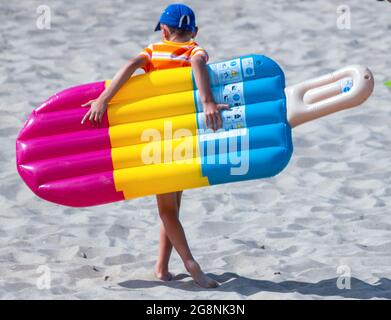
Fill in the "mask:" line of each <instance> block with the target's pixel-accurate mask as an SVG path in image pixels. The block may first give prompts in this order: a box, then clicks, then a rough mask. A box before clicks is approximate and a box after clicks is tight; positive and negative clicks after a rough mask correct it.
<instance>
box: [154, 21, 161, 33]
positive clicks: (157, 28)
mask: <svg viewBox="0 0 391 320" xmlns="http://www.w3.org/2000/svg"><path fill="white" fill-rule="evenodd" d="M159 30H160V21H159V22H158V23H157V25H156V28H155V31H159Z"/></svg>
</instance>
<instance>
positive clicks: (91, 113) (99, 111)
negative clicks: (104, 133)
mask: <svg viewBox="0 0 391 320" xmlns="http://www.w3.org/2000/svg"><path fill="white" fill-rule="evenodd" d="M89 105H90V106H91V108H90V110H88V112H87V113H86V115H85V116H84V117H83V120H81V124H84V122H85V121H86V120H87V119H88V120H90V121H91V123H92V126H94V127H95V126H96V125H100V124H101V122H102V118H103V115H104V113H105V112H106V110H107V106H108V103H107V102H106V101H105V100H102V99H99V98H98V99H95V100H90V101H88V102H87V103H85V104H83V105H82V107H86V106H89Z"/></svg>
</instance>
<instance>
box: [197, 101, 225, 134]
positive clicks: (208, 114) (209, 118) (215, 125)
mask: <svg viewBox="0 0 391 320" xmlns="http://www.w3.org/2000/svg"><path fill="white" fill-rule="evenodd" d="M203 105H204V113H205V122H206V126H207V127H208V128H210V129H213V131H216V130H217V129H220V128H221V127H222V126H223V122H222V120H221V114H220V112H221V110H229V105H228V104H218V103H215V102H214V101H210V102H204V103H203Z"/></svg>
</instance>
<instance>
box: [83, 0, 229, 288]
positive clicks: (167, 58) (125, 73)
mask: <svg viewBox="0 0 391 320" xmlns="http://www.w3.org/2000/svg"><path fill="white" fill-rule="evenodd" d="M158 30H161V35H162V42H158V43H153V44H151V45H149V46H148V47H147V48H145V49H144V50H143V51H142V52H141V53H140V54H139V55H137V56H136V57H135V58H133V59H131V60H130V61H129V62H128V63H126V64H125V66H123V67H122V68H121V69H120V70H119V71H118V73H117V74H116V75H115V77H114V79H113V81H112V82H111V84H110V86H109V87H108V88H106V90H104V91H103V92H102V94H101V95H100V96H99V98H98V99H96V100H93V101H90V102H88V103H87V104H85V106H86V105H91V108H90V110H89V111H88V112H87V114H86V115H85V116H84V118H83V120H82V123H84V121H85V120H87V119H88V120H90V121H91V122H92V124H93V125H96V124H98V125H99V123H100V122H101V119H102V117H103V114H104V112H105V111H106V109H107V107H108V103H109V101H110V100H111V98H112V97H113V96H114V95H115V94H116V92H117V91H118V90H119V89H120V88H121V86H122V85H123V84H124V83H125V82H126V81H127V80H128V79H129V77H131V76H132V74H133V73H134V72H135V71H136V69H138V68H142V69H143V70H144V71H145V72H150V71H154V70H161V69H168V68H177V67H186V66H191V67H192V69H193V73H194V77H195V81H196V84H197V87H198V89H199V93H200V97H201V100H202V104H203V107H204V113H205V121H206V125H207V126H208V127H209V128H211V129H213V130H217V129H219V128H221V125H222V123H221V117H220V110H222V109H228V105H225V104H216V103H215V101H214V99H213V97H212V94H211V90H210V84H209V77H208V73H207V69H206V62H207V61H208V54H207V53H206V51H205V50H204V49H203V48H201V47H200V46H198V44H197V43H196V42H195V41H194V40H193V38H195V36H196V35H197V32H198V27H196V23H195V16H194V13H193V11H192V10H191V9H190V8H189V7H188V6H186V5H183V4H172V5H169V6H168V7H167V8H166V9H165V10H164V12H163V13H162V15H161V17H160V20H159V22H158V25H157V26H156V28H155V31H158ZM181 197H182V191H178V192H173V193H166V194H160V195H157V196H156V198H157V204H158V209H159V215H160V218H161V220H162V222H163V224H162V225H161V227H160V248H159V257H158V260H157V263H156V266H155V274H156V276H157V277H158V278H159V279H161V280H171V278H172V275H171V274H170V273H169V272H168V262H169V259H170V254H171V250H172V246H174V248H175V249H176V251H177V252H178V254H179V255H180V257H181V259H182V261H183V263H184V265H185V267H186V269H187V271H188V272H189V273H190V274H191V276H192V277H193V279H194V280H195V281H196V282H197V283H198V284H199V285H200V286H202V287H206V288H211V287H216V286H217V285H218V283H217V282H216V281H214V280H213V279H211V278H210V277H208V276H207V275H205V274H204V273H203V272H202V270H201V268H200V266H199V264H198V263H197V262H196V261H195V259H194V258H193V256H192V254H191V252H190V249H189V246H188V244H187V241H186V237H185V233H184V231H183V228H182V225H181V223H180V221H179V218H178V216H179V207H180V204H181Z"/></svg>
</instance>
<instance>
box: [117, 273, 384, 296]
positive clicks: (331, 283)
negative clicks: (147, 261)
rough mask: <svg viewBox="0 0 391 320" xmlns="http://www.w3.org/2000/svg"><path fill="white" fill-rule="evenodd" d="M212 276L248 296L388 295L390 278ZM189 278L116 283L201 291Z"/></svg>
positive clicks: (222, 288)
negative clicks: (342, 281)
mask: <svg viewBox="0 0 391 320" xmlns="http://www.w3.org/2000/svg"><path fill="white" fill-rule="evenodd" d="M208 275H209V276H210V277H211V278H213V279H215V280H216V281H218V282H219V283H220V286H219V287H218V288H216V289H213V290H217V291H221V292H236V293H238V294H241V295H244V296H250V295H253V294H255V293H258V292H278V293H295V292H296V293H300V294H303V295H317V296H320V297H331V296H333V297H338V296H339V297H342V298H355V299H370V298H383V299H391V280H389V279H386V278H381V279H379V281H378V282H377V283H376V284H369V283H366V282H364V281H361V280H359V279H357V278H352V279H351V289H345V290H341V289H338V287H337V278H332V279H326V280H322V281H319V282H317V283H309V282H299V281H282V282H273V281H268V280H256V279H250V278H246V277H242V276H240V275H238V274H236V273H232V272H225V273H223V274H221V275H216V274H213V273H212V274H208ZM186 278H190V276H189V275H187V274H178V275H177V276H175V277H174V279H173V280H172V281H169V282H163V281H158V280H156V281H154V280H153V281H148V280H128V281H124V282H121V283H119V286H121V287H123V288H128V289H143V288H152V287H158V286H164V287H168V288H175V289H179V290H187V291H204V290H210V289H204V288H200V287H199V286H197V285H196V284H195V283H194V281H193V280H190V281H186V282H184V281H180V280H183V279H186Z"/></svg>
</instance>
